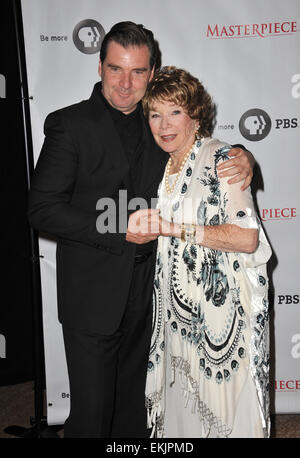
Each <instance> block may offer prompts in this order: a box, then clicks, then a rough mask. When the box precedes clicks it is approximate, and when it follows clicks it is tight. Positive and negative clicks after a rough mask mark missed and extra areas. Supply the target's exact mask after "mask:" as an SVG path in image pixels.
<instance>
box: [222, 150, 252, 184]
mask: <svg viewBox="0 0 300 458" xmlns="http://www.w3.org/2000/svg"><path fill="white" fill-rule="evenodd" d="M228 156H230V157H232V159H230V160H229V161H226V162H223V164H220V165H219V166H218V167H217V169H218V175H219V177H220V178H223V177H233V178H231V179H230V180H228V183H229V184H233V183H239V182H240V181H243V180H244V183H243V184H242V186H241V189H242V191H244V190H245V189H247V188H248V186H249V185H250V184H251V181H252V178H253V168H254V165H255V159H254V157H253V154H252V153H250V151H248V150H245V149H242V148H240V147H233V148H231V150H230V151H229V153H228Z"/></svg>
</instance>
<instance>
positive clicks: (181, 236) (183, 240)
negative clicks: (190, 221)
mask: <svg viewBox="0 0 300 458" xmlns="http://www.w3.org/2000/svg"><path fill="white" fill-rule="evenodd" d="M180 238H181V241H182V242H185V225H184V223H181V235H180Z"/></svg>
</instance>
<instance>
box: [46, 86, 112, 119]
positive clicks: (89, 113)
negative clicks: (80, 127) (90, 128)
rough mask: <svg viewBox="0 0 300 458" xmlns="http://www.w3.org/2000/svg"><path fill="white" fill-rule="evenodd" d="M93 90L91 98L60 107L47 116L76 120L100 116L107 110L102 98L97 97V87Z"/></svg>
mask: <svg viewBox="0 0 300 458" xmlns="http://www.w3.org/2000/svg"><path fill="white" fill-rule="evenodd" d="M96 86H97V84H96V85H95V87H94V90H93V92H92V95H91V97H90V98H89V99H85V100H82V101H80V102H76V103H73V104H71V105H68V106H65V107H62V108H59V109H57V110H55V111H53V112H51V113H49V115H48V116H47V118H50V119H51V118H59V119H66V120H68V119H70V120H72V121H75V120H76V119H78V120H81V119H82V118H84V119H88V118H93V117H95V116H96V117H98V116H100V115H101V113H103V112H104V111H105V108H104V105H103V104H102V103H101V98H100V97H97V90H98V88H97V87H96Z"/></svg>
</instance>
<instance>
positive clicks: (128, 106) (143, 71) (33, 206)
mask: <svg viewBox="0 0 300 458" xmlns="http://www.w3.org/2000/svg"><path fill="white" fill-rule="evenodd" d="M155 61H156V44H155V41H154V39H153V34H152V32H151V31H149V30H147V29H145V28H144V27H143V26H141V25H136V24H134V23H131V22H123V23H119V24H116V25H115V26H114V27H113V28H112V29H111V31H110V32H109V33H108V34H107V35H106V36H105V38H104V41H103V43H102V48H101V53H100V64H99V74H100V76H101V80H102V82H101V83H100V82H99V83H96V85H95V87H94V90H93V92H92V95H91V98H90V99H89V100H86V101H83V102H81V103H78V104H75V105H72V106H69V107H67V108H64V109H61V110H58V111H56V112H54V113H52V114H50V115H49V116H48V117H47V119H46V121H45V129H44V130H45V141H44V145H43V148H42V151H41V154H40V157H39V160H38V163H37V166H36V170H35V173H34V177H33V180H32V185H31V191H30V195H29V218H30V222H31V224H32V226H33V227H34V228H36V229H38V230H40V231H43V232H48V233H51V234H54V235H55V236H56V237H57V291H58V311H59V320H60V322H61V323H62V326H63V334H64V342H65V350H66V357H67V364H68V372H69V381H70V394H71V396H70V398H71V410H70V415H69V418H68V419H67V421H66V423H65V437H106V438H108V437H146V436H147V427H146V411H145V407H144V388H145V380H146V367H147V358H148V349H149V343H150V333H151V321H152V313H151V311H152V307H151V297H152V281H153V274H154V271H153V270H154V259H155V239H156V238H157V235H156V234H155V233H152V232H151V230H148V229H147V228H144V227H142V226H141V225H140V224H139V223H141V221H142V219H138V218H139V216H140V215H142V214H143V212H145V211H149V212H151V211H155V210H151V209H149V210H137V211H136V212H134V211H128V208H123V207H124V206H122V205H121V204H120V202H119V193H120V191H123V192H125V191H126V193H127V201H128V202H129V201H130V199H133V198H136V197H140V198H142V199H144V201H145V202H147V203H148V204H150V201H151V199H152V198H154V197H155V196H156V192H157V187H158V184H159V182H160V181H161V179H162V176H163V171H164V167H165V164H166V161H167V159H168V158H167V156H166V153H164V152H163V151H161V150H160V149H159V148H158V146H157V145H156V143H155V142H154V140H153V137H152V135H151V132H150V130H149V127H148V122H147V121H146V119H145V118H144V116H143V113H142V109H141V104H140V100H141V98H142V97H143V95H144V93H145V90H146V87H147V84H148V82H149V80H150V79H151V78H152V76H153V72H154V68H155ZM233 154H235V155H237V156H238V157H236V158H235V159H233V162H232V164H233V165H234V167H233V169H232V170H231V171H230V172H229V175H234V174H236V173H237V172H238V171H239V170H240V169H242V172H241V174H240V177H239V179H242V178H244V177H245V176H247V175H248V180H249V177H250V181H251V176H252V169H251V165H250V163H251V161H252V157H251V155H250V154H249V153H245V152H243V151H242V150H240V149H236V150H235V151H233ZM247 154H248V156H247ZM248 157H249V158H250V159H248ZM244 164H245V165H244ZM105 198H110V199H111V201H112V202H114V204H115V209H116V215H117V216H119V217H120V219H122V220H124V218H125V221H126V223H127V225H126V226H127V227H126V229H125V230H124V231H123V232H122V231H121V230H119V226H120V225H119V223H120V221H119V220H117V221H116V228H117V230H116V232H115V231H111V232H103V231H102V230H101V228H99V225H97V219H98V218H99V216H100V217H101V215H103V213H104V211H105V209H104V208H101V209H99V205H98V204H97V202H101V199H105ZM121 207H122V208H121ZM98 222H99V219H98Z"/></svg>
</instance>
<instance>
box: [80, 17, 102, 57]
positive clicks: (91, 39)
mask: <svg viewBox="0 0 300 458" xmlns="http://www.w3.org/2000/svg"><path fill="white" fill-rule="evenodd" d="M104 36H105V31H104V28H103V27H102V25H101V24H99V22H97V21H94V19H84V20H83V21H80V22H79V23H78V24H77V25H76V26H75V28H74V30H73V42H74V44H75V46H76V48H77V49H78V50H79V51H81V52H83V53H84V54H96V53H97V52H99V51H100V47H101V43H102V41H103V38H104Z"/></svg>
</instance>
